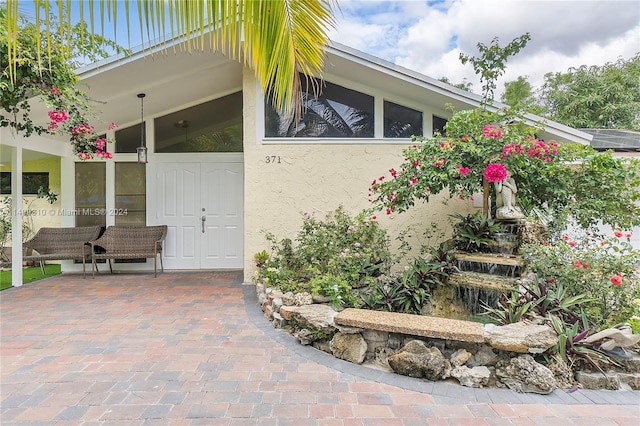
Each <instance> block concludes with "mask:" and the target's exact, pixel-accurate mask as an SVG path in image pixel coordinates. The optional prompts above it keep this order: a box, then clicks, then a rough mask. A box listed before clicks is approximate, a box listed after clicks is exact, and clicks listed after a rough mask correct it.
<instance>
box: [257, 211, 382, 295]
mask: <svg viewBox="0 0 640 426" xmlns="http://www.w3.org/2000/svg"><path fill="white" fill-rule="evenodd" d="M265 238H266V239H267V241H269V242H270V243H271V247H270V252H271V253H270V256H269V259H268V260H266V261H265V262H264V263H263V264H262V265H261V266H260V268H259V270H258V271H257V274H256V277H255V279H256V280H263V281H265V279H266V281H265V282H266V283H268V284H269V285H272V286H277V287H280V288H281V289H283V286H284V287H286V288H292V287H293V288H307V289H309V288H310V284H309V283H310V282H311V281H312V280H313V279H314V278H315V279H316V285H315V287H314V288H324V287H325V286H324V285H320V284H318V281H317V279H321V278H322V277H324V276H331V277H334V278H333V279H337V278H339V279H340V280H341V281H340V282H342V280H343V281H344V282H345V283H346V285H347V286H349V288H357V287H361V286H362V285H367V284H369V283H370V282H371V279H372V277H378V276H380V275H382V274H384V273H386V272H388V271H389V268H390V266H391V263H392V256H391V252H390V251H389V244H390V243H389V238H388V237H387V234H386V231H385V230H384V229H382V228H381V227H380V226H379V225H378V223H377V222H376V221H375V220H372V219H371V218H370V216H369V215H368V214H367V213H365V212H362V213H360V214H358V215H357V216H355V217H352V216H350V215H349V214H348V213H347V212H345V210H344V208H343V207H342V206H340V207H338V208H337V209H336V210H335V211H334V212H331V213H329V214H328V215H327V216H326V217H325V218H324V220H320V219H316V218H315V217H314V216H313V215H312V214H309V213H304V215H303V222H302V227H301V229H300V231H298V233H297V234H296V238H295V241H293V240H291V239H290V238H283V239H278V238H277V237H276V236H275V235H274V234H272V233H267V234H266V235H265ZM340 293H342V292H340ZM343 300H346V299H343Z"/></svg>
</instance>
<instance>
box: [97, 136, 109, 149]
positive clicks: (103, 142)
mask: <svg viewBox="0 0 640 426" xmlns="http://www.w3.org/2000/svg"><path fill="white" fill-rule="evenodd" d="M106 144H107V140H106V139H105V138H98V139H96V148H97V149H99V150H100V151H102V150H104V147H105V145H106Z"/></svg>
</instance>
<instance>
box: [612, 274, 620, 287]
mask: <svg viewBox="0 0 640 426" xmlns="http://www.w3.org/2000/svg"><path fill="white" fill-rule="evenodd" d="M609 281H611V284H613V285H622V275H620V274H614V275H612V276H611V278H609Z"/></svg>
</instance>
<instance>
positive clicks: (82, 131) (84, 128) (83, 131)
mask: <svg viewBox="0 0 640 426" xmlns="http://www.w3.org/2000/svg"><path fill="white" fill-rule="evenodd" d="M71 131H72V132H73V133H75V134H78V135H90V134H91V132H93V129H92V128H91V126H89V125H88V124H81V125H79V126H77V127H74V128H73V129H72V130H71Z"/></svg>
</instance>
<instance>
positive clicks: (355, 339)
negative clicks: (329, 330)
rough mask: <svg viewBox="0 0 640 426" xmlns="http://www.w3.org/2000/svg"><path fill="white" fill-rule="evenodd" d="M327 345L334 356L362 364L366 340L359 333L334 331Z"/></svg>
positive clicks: (365, 353) (365, 352)
mask: <svg viewBox="0 0 640 426" xmlns="http://www.w3.org/2000/svg"><path fill="white" fill-rule="evenodd" d="M329 347H330V348H331V353H332V354H333V356H335V357H336V358H339V359H344V360H345V361H349V362H353V363H355V364H362V363H363V362H364V358H365V356H366V355H367V342H365V340H364V339H363V338H362V336H361V335H360V334H343V333H336V334H335V335H334V336H333V339H331V342H330V343H329Z"/></svg>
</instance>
